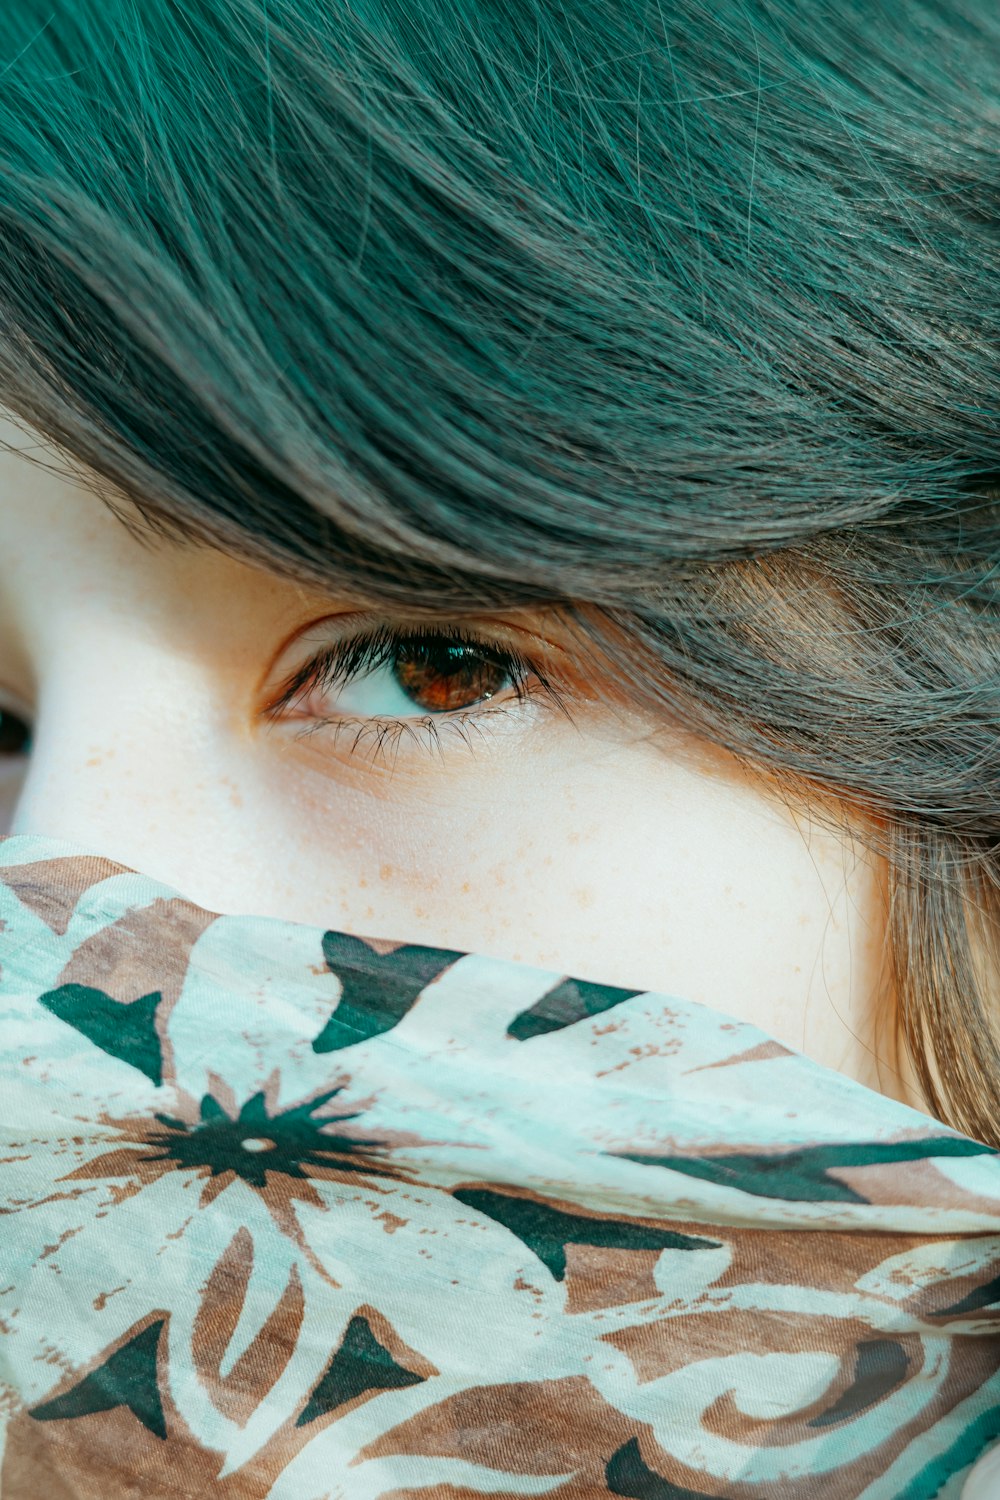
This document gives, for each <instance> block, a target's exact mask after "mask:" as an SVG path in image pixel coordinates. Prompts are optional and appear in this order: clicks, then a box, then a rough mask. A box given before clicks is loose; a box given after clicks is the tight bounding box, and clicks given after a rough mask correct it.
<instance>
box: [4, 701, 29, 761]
mask: <svg viewBox="0 0 1000 1500" xmlns="http://www.w3.org/2000/svg"><path fill="white" fill-rule="evenodd" d="M30 744H31V730H30V729H29V728H28V726H27V724H26V723H25V722H24V720H23V719H19V718H18V717H17V715H16V714H9V713H5V712H3V711H0V755H26V754H27V752H28V747H29V746H30Z"/></svg>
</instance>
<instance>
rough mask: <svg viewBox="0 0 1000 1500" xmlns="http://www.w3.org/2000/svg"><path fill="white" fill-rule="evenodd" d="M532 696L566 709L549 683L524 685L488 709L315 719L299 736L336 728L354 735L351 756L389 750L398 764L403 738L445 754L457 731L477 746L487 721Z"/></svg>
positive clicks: (336, 736) (335, 731) (370, 755)
mask: <svg viewBox="0 0 1000 1500" xmlns="http://www.w3.org/2000/svg"><path fill="white" fill-rule="evenodd" d="M529 699H537V700H538V701H539V702H541V703H545V701H546V700H548V701H549V702H550V704H551V706H553V707H554V706H556V703H557V701H558V706H559V707H561V708H563V711H564V712H565V711H566V710H565V705H564V704H563V703H562V700H561V699H558V700H557V699H556V698H555V695H554V693H553V690H552V689H551V687H550V686H549V685H548V684H547V683H542V682H539V683H538V684H530V683H529V684H526V685H522V687H521V690H520V692H519V694H518V696H517V698H516V699H515V700H514V701H513V702H510V703H506V704H504V703H495V704H491V705H490V706H488V707H486V708H478V709H466V710H463V711H462V712H460V713H452V714H440V715H437V714H435V715H433V716H427V717H424V718H416V717H414V718H412V719H378V718H370V719H359V718H353V719H352V718H329V719H314V720H313V721H312V722H310V723H309V724H307V725H306V727H305V728H303V729H300V730H298V731H296V734H295V738H296V739H303V738H306V737H308V736H309V735H312V734H315V733H316V731H317V730H319V729H324V730H332V731H333V734H334V743H336V742H337V741H338V740H339V739H340V737H341V736H342V735H348V736H351V735H352V733H353V738H352V739H351V744H350V747H349V751H348V753H349V754H351V755H354V754H357V753H364V754H365V755H366V757H367V758H368V759H370V760H379V759H382V760H385V759H387V757H388V753H389V751H392V752H393V756H392V764H393V765H395V762H396V759H397V757H398V755H399V748H400V744H401V742H402V740H403V739H404V738H407V737H409V738H410V739H412V740H414V741H415V742H418V743H421V744H423V745H424V746H426V747H427V748H429V749H432V750H436V751H437V752H438V753H439V754H440V755H441V757H442V759H443V757H444V745H443V743H442V741H443V739H444V738H445V737H446V736H450V735H452V734H457V735H458V736H459V738H460V739H461V740H462V741H463V742H464V743H465V745H466V746H467V747H468V748H469V749H470V750H472V749H473V737H474V736H475V735H479V737H480V739H484V738H485V736H486V734H487V733H488V730H487V729H486V727H485V726H484V724H483V721H484V720H489V719H491V718H493V719H496V718H497V717H498V716H499V715H502V714H503V715H506V714H510V713H512V712H515V711H516V710H517V709H518V708H521V707H522V706H523V705H524V703H525V702H526V701H527V700H529ZM367 742H371V748H370V749H365V750H364V751H363V752H362V750H361V747H362V746H363V745H365V744H366V743H367Z"/></svg>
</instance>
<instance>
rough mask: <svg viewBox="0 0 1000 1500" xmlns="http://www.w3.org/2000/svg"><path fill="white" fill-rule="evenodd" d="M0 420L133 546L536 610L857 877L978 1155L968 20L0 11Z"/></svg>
mask: <svg viewBox="0 0 1000 1500" xmlns="http://www.w3.org/2000/svg"><path fill="white" fill-rule="evenodd" d="M2 47H3V55H2V58H0V84H2V87H0V399H2V400H3V402H4V404H5V405H6V406H7V408H8V409H9V410H10V411H12V412H14V413H16V414H17V415H18V416H19V417H20V418H22V419H23V421H24V422H25V423H26V424H30V425H31V426H32V427H33V428H35V429H36V430H37V431H39V432H41V433H42V434H43V435H44V436H45V437H46V438H47V439H48V440H49V441H50V442H51V443H52V444H53V445H55V447H56V448H57V449H58V450H59V451H61V452H62V453H63V454H64V455H66V456H68V457H69V458H70V460H71V462H72V463H73V464H74V465H77V466H78V467H79V468H80V470H81V471H83V472H85V473H86V474H87V475H88V476H89V480H90V482H92V483H93V484H94V485H95V486H97V487H99V488H100V489H101V491H102V493H105V498H107V499H108V500H109V502H110V503H112V504H117V503H118V501H119V499H120V498H121V497H124V498H125V499H128V500H129V501H131V502H132V503H133V504H134V505H135V506H137V507H138V508H139V512H140V513H141V515H142V516H143V517H145V518H146V521H147V522H148V524H149V525H151V526H153V527H154V528H165V529H166V530H168V531H172V532H174V533H176V534H180V535H182V536H190V537H193V538H198V539H201V540H209V541H212V542H214V543H216V544H218V545H221V546H224V547H227V548H230V549H235V550H238V551H242V552H243V553H244V554H246V555H248V556H251V557H254V558H256V559H259V560H262V561H266V562H267V563H268V564H269V565H271V566H273V567H276V568H279V569H281V570H283V571H285V572H288V573H290V574H292V575H296V576H300V577H303V578H306V579H309V580H310V581H313V582H316V581H319V582H322V583H323V584H324V585H326V586H329V587H331V588H335V589H337V590H338V591H341V592H345V593H347V594H348V595H351V594H360V595H363V596H364V597H365V598H366V599H368V600H376V601H382V602H384V603H385V604H386V605H387V606H391V607H397V606H399V607H406V608H407V609H414V610H416V609H427V608H434V609H436V610H441V611H451V612H455V611H458V610H463V609H470V608H476V609H482V608H489V607H495V606H510V605H512V604H520V603H529V602H531V601H534V600H539V601H540V600H545V601H549V602H555V603H556V604H559V605H561V606H562V607H563V608H564V610H565V617H566V619H567V620H570V621H575V622H576V624H577V625H578V627H579V630H580V633H581V639H582V640H585V642H586V643H587V645H588V648H592V650H593V652H594V660H595V661H598V662H600V663H602V664H603V667H604V669H605V671H606V678H607V681H608V682H613V683H614V685H615V688H616V690H620V689H624V690H625V691H626V693H627V694H628V695H629V696H630V697H631V698H632V699H633V700H634V701H635V702H636V703H638V704H640V705H641V706H642V707H643V708H645V709H647V710H649V711H651V712H652V713H653V714H654V715H660V716H661V717H662V716H664V715H669V716H670V717H671V718H672V719H675V720H679V721H680V722H682V723H684V724H686V725H687V726H689V727H691V728H693V729H695V730H697V731H698V732H699V733H701V734H705V735H707V736H709V738H711V739H712V740H714V741H716V742H718V743H719V744H721V745H723V746H724V747H725V748H727V749H728V750H730V751H732V752H734V753H735V754H737V755H739V756H740V757H742V758H743V759H744V760H745V762H746V763H747V764H748V765H750V766H752V767H754V768H757V769H758V770H759V771H761V772H762V773H763V774H765V775H766V776H768V777H770V778H776V780H777V782H778V784H779V785H784V786H787V787H789V788H791V787H793V786H794V787H795V788H797V789H798V790H799V791H803V790H804V791H805V792H807V793H809V794H811V795H813V796H814V797H816V796H817V794H820V793H822V794H824V796H825V795H826V794H833V795H834V796H835V797H836V798H842V799H845V800H846V802H847V803H848V804H849V805H850V806H851V807H852V808H853V809H854V810H856V812H857V814H858V815H859V818H860V819H861V821H863V822H864V825H865V837H866V838H867V839H869V840H870V841H871V843H872V847H873V848H875V847H877V848H879V849H880V850H883V851H884V852H885V853H886V855H887V857H888V860H889V872H890V880H891V892H890V894H891V903H890V908H889V914H888V920H889V930H890V936H891V947H892V959H893V964H894V978H895V982H896V986H897V991H898V997H899V1014H900V1021H901V1026H902V1031H903V1034H904V1036H905V1037H906V1039H907V1041H908V1043H909V1045H910V1048H911V1051H912V1053H913V1055H914V1058H915V1061H916V1065H917V1068H918V1071H919V1072H920V1075H921V1079H922V1082H923V1084H924V1087H925V1091H926V1092H927V1095H928V1098H929V1100H930V1101H931V1103H932V1105H933V1106H934V1107H935V1108H936V1110H937V1111H938V1112H939V1113H940V1114H942V1115H943V1116H944V1117H945V1118H946V1119H948V1120H950V1121H951V1122H952V1123H954V1124H956V1125H958V1126H959V1127H961V1128H963V1129H966V1130H969V1131H970V1132H971V1133H972V1134H975V1135H978V1136H979V1137H980V1138H983V1139H992V1140H1000V1131H998V1127H997V1124H996V1120H995V1107H994V1099H995V1090H996V1080H997V1078H998V1076H1000V1045H998V1036H1000V1019H998V1017H997V1014H996V1012H997V1007H998V1001H1000V978H998V949H1000V944H998V943H997V925H998V913H1000V860H998V851H1000V628H998V627H1000V611H998V583H997V563H998V560H1000V507H998V505H997V503H996V496H997V494H998V493H1000V422H998V393H1000V328H998V312H997V290H996V264H997V251H998V234H997V229H998V223H1000V200H998V182H997V178H998V166H997V161H998V156H997V144H998V138H1000V90H998V79H1000V11H998V10H997V7H996V5H995V3H993V0H989V3H987V0H982V3H971V0H970V3H948V0H912V3H909V4H907V5H899V4H898V3H895V0H845V3H843V4H839V5H836V6H829V5H822V4H819V3H811V0H807V3H802V0H714V3H712V4H710V5H709V4H703V3H698V0H678V3H670V0H651V3H646V0H642V3H624V0H599V3H595V0H558V3H555V4H551V5H550V4H547V3H545V0H419V3H414V0H350V3H348V0H5V4H4V17H3V41H2Z"/></svg>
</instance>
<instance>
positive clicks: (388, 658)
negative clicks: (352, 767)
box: [264, 623, 565, 753]
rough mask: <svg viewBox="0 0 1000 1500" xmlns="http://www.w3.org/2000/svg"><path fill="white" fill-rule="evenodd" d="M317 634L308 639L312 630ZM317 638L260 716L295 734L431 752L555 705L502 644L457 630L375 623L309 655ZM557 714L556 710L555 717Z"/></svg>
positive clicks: (536, 674)
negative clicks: (450, 735)
mask: <svg viewBox="0 0 1000 1500" xmlns="http://www.w3.org/2000/svg"><path fill="white" fill-rule="evenodd" d="M317 633H318V632H317ZM317 633H310V635H308V636H306V637H304V638H300V640H299V641H298V642H297V649H296V654H297V655H298V656H299V658H300V659H301V657H302V654H303V652H304V650H305V649H306V647H307V646H309V645H310V644H311V645H312V647H313V650H312V654H311V655H309V656H308V657H307V659H306V660H305V661H303V662H302V664H301V665H300V666H299V667H298V668H297V669H296V670H295V671H293V672H292V675H291V676H290V677H286V680H285V681H284V683H283V685H282V686H281V687H280V688H279V690H278V692H277V693H276V694H275V695H274V696H273V697H272V698H271V700H270V702H269V703H268V705H267V707H266V708H265V709H264V714H265V716H266V717H267V718H269V719H272V720H274V719H279V718H283V719H294V720H296V721H300V722H302V724H303V726H304V728H303V731H302V732H303V733H311V732H313V731H314V730H317V729H321V728H333V729H344V728H348V727H349V728H350V729H351V732H352V735H353V743H352V745H351V749H352V750H356V749H359V748H360V747H361V746H362V745H364V744H366V743H368V744H370V743H371V742H372V741H373V740H374V742H375V746H376V749H377V750H382V749H384V747H385V745H386V744H387V743H390V742H391V743H392V745H393V747H394V749H395V750H396V752H397V753H398V751H399V749H400V742H401V740H402V738H403V736H406V738H407V740H408V741H410V742H418V741H419V739H420V736H421V735H423V738H424V741H425V743H429V744H431V745H433V747H434V748H436V749H440V748H441V739H442V735H443V733H444V732H445V731H447V730H458V731H459V732H463V731H464V732H465V733H464V737H465V738H466V741H467V742H468V731H469V730H470V729H471V728H472V727H476V728H477V729H478V728H484V727H485V721H486V720H487V719H488V720H489V723H490V727H491V728H495V727H497V720H498V718H499V717H500V716H501V715H503V716H504V717H505V718H507V719H511V718H512V717H513V711H515V710H517V709H518V708H524V709H527V707H528V704H529V700H531V703H532V706H533V704H534V700H535V698H536V697H538V698H541V697H547V698H548V700H549V701H551V702H553V703H558V705H559V706H560V707H563V705H562V701H561V698H560V695H559V694H558V693H557V691H556V690H555V688H554V687H553V685H552V684H551V682H550V681H549V680H548V678H547V677H546V675H545V673H544V672H543V671H542V670H541V668H540V667H539V666H538V665H537V663H535V662H533V661H532V660H530V659H529V658H528V657H527V656H526V655H525V654H523V653H522V652H521V651H519V650H517V649H516V648H515V647H513V646H511V645H507V644H504V643H503V642H499V641H497V640H494V639H490V638H488V637H487V636H485V634H483V635H481V634H479V633H477V632H475V631H470V630H468V629H467V628H465V627H462V626H457V625H456V626H441V625H434V626H430V625H428V624H426V623H422V624H421V625H419V626H416V627H410V628H403V627H400V626H395V625H387V624H382V625H378V626H376V627H374V628H372V629H370V630H367V631H365V632H361V633H357V634H354V635H352V636H350V637H346V638H344V639H340V640H330V641H327V642H326V643H325V644H320V645H319V648H318V649H316V644H317ZM564 711H565V709H564Z"/></svg>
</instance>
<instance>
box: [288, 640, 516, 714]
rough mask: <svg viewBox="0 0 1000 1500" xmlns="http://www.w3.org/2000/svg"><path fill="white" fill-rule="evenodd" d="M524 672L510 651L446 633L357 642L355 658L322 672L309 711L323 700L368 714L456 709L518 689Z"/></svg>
mask: <svg viewBox="0 0 1000 1500" xmlns="http://www.w3.org/2000/svg"><path fill="white" fill-rule="evenodd" d="M366 658H367V659H366ZM318 665H320V666H322V664H318ZM524 675H525V673H524V671H523V669H522V668H521V666H520V664H519V662H517V661H516V660H515V659H514V658H513V656H512V654H511V653H510V652H507V653H504V652H502V651H500V650H497V649H491V648H489V647H487V646H485V645H470V644H468V643H465V642H457V641H455V640H453V639H450V638H448V637H446V636H437V637H433V638H430V639H428V638H425V639H418V638H413V637H400V638H399V639H398V640H396V641H393V642H386V643H385V645H384V647H383V649H381V650H378V649H377V648H376V647H375V646H374V644H373V643H370V642H365V643H362V642H356V643H355V647H354V660H353V661H351V660H350V659H349V658H342V659H341V660H339V661H333V662H331V663H329V667H328V670H327V672H326V673H323V672H321V674H320V676H319V679H318V681H317V683H316V690H315V691H314V694H313V711H314V712H316V711H317V710H318V709H319V705H320V702H322V704H323V707H324V710H325V711H326V712H331V711H334V709H335V711H336V712H337V713H338V714H355V715H362V716H364V717H366V718H405V717H408V716H410V715H413V714H447V713H456V712H459V711H461V710H469V709H473V708H476V707H477V706H478V705H480V704H485V703H487V702H489V701H490V700H491V699H493V698H496V697H497V696H498V695H500V694H502V693H504V692H505V691H507V690H510V689H511V688H514V689H516V688H517V686H518V685H519V684H520V683H521V682H522V679H523V677H524ZM324 677H325V678H326V680H325V681H324ZM331 679H332V680H331ZM338 681H339V683H340V686H339V687H337V685H336V684H337V682H338Z"/></svg>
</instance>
